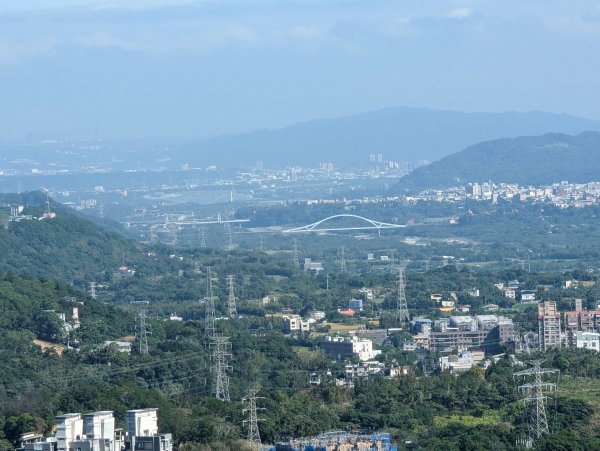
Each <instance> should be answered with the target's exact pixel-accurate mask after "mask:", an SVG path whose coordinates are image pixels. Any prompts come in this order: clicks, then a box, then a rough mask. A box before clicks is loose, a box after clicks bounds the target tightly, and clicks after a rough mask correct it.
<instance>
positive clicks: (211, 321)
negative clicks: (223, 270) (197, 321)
mask: <svg viewBox="0 0 600 451" xmlns="http://www.w3.org/2000/svg"><path fill="white" fill-rule="evenodd" d="M204 333H205V334H206V335H207V336H208V337H209V338H213V337H214V336H215V335H216V333H217V328H216V326H215V298H214V296H213V288H212V272H211V267H210V266H208V267H207V268H206V314H205V317H204Z"/></svg>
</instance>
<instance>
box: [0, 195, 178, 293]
mask: <svg viewBox="0 0 600 451" xmlns="http://www.w3.org/2000/svg"><path fill="white" fill-rule="evenodd" d="M44 201H45V199H44V198H43V196H41V193H28V194H24V195H15V194H11V195H3V196H1V197H0V205H3V206H4V207H3V208H0V220H1V221H2V224H3V227H0V255H2V259H1V260H0V271H14V272H16V273H18V274H21V275H25V276H29V277H35V278H42V277H43V278H47V279H53V280H60V281H63V282H66V283H72V284H75V285H76V286H79V287H83V286H86V285H87V283H88V282H90V281H92V280H95V281H96V282H102V281H110V280H112V279H113V275H114V274H116V273H118V272H119V267H121V266H128V267H130V266H132V267H135V268H136V270H137V271H138V272H139V271H142V272H144V273H145V274H146V275H151V274H153V273H158V272H161V271H162V272H164V271H166V270H169V269H171V266H172V265H175V262H174V261H171V260H170V259H169V258H168V251H166V250H164V252H162V253H160V252H159V255H152V256H148V249H146V247H145V246H143V245H141V244H139V243H136V242H134V241H132V240H128V239H126V238H124V237H123V236H122V235H119V234H117V233H114V232H110V231H107V230H105V229H103V228H100V227H99V226H97V225H96V224H94V223H93V222H91V221H89V220H87V219H85V218H83V217H81V216H79V215H78V214H77V213H76V212H74V211H71V210H69V209H66V208H64V207H60V206H58V205H54V204H53V205H52V210H53V211H56V213H57V215H56V217H55V218H53V219H44V220H38V219H35V218H36V217H39V216H41V215H42V214H43V212H44V208H45V205H44ZM11 204H16V205H23V206H24V207H25V210H24V211H23V214H24V215H31V216H33V217H34V219H23V220H20V221H18V222H15V221H8V217H9V205H11Z"/></svg>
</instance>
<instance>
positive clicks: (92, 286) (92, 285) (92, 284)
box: [90, 282, 98, 299]
mask: <svg viewBox="0 0 600 451" xmlns="http://www.w3.org/2000/svg"><path fill="white" fill-rule="evenodd" d="M90 297H91V298H92V299H98V296H97V295H96V282H90Z"/></svg>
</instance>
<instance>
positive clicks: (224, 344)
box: [210, 335, 233, 401]
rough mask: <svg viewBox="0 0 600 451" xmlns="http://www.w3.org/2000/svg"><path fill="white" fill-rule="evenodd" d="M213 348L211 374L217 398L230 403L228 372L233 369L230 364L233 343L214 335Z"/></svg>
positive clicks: (226, 338)
mask: <svg viewBox="0 0 600 451" xmlns="http://www.w3.org/2000/svg"><path fill="white" fill-rule="evenodd" d="M211 347H212V353H211V356H210V359H211V362H212V367H211V372H212V376H213V387H214V393H215V398H217V399H220V400H221V401H229V400H230V399H229V376H228V375H227V371H228V370H232V369H233V368H232V366H231V365H230V364H229V361H230V360H231V352H230V349H231V343H230V342H229V337H223V336H221V335H214V336H213V337H212V338H211Z"/></svg>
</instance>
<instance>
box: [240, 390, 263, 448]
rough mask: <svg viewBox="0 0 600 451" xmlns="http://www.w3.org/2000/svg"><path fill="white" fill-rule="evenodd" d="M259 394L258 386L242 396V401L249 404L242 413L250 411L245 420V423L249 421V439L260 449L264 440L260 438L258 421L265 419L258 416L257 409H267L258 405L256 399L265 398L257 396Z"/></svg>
mask: <svg viewBox="0 0 600 451" xmlns="http://www.w3.org/2000/svg"><path fill="white" fill-rule="evenodd" d="M257 394H258V389H257V388H251V389H249V390H248V394H247V395H246V396H245V397H244V398H242V402H243V403H244V404H247V405H248V407H247V408H245V409H243V410H242V413H243V414H245V413H246V412H248V419H247V420H244V424H246V423H248V441H249V442H251V443H252V444H253V445H254V446H256V448H257V449H259V450H260V448H261V446H262V441H261V439H260V431H259V430H258V422H259V421H263V420H262V419H261V418H258V415H257V411H258V410H265V409H264V408H260V407H256V401H257V400H258V399H263V397H260V398H259V397H257V396H256V395H257Z"/></svg>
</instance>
